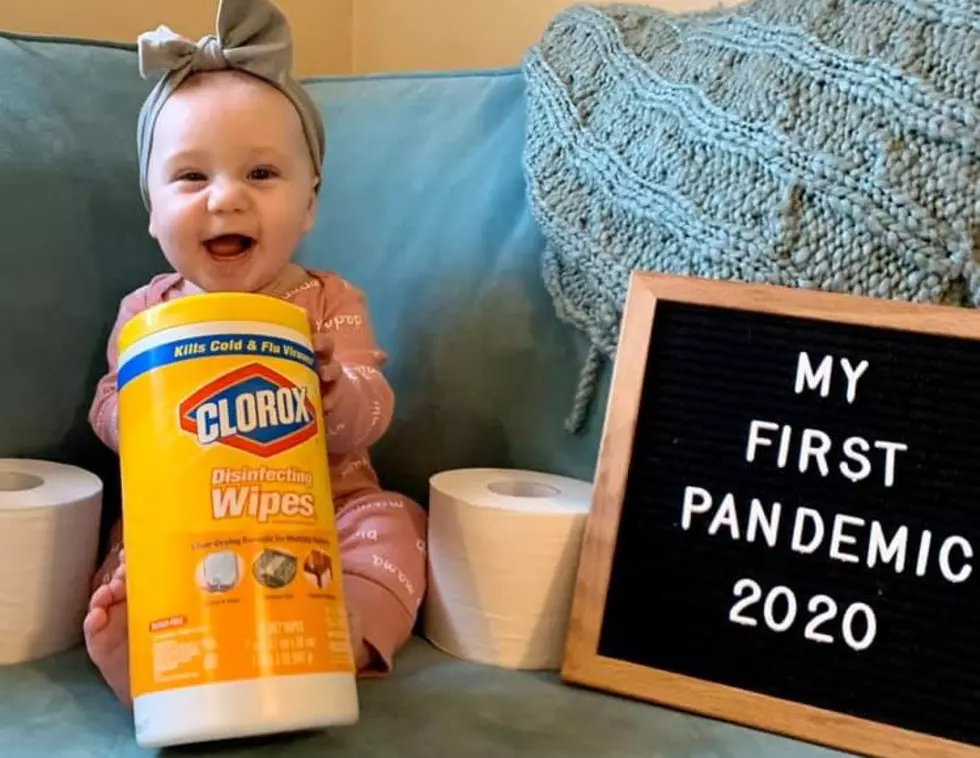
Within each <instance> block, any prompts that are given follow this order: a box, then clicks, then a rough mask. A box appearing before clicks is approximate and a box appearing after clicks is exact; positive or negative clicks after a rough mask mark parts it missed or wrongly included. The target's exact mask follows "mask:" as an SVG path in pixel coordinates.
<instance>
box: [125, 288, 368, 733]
mask: <svg viewBox="0 0 980 758" xmlns="http://www.w3.org/2000/svg"><path fill="white" fill-rule="evenodd" d="M117 384H118V388H119V444H120V450H119V454H120V465H121V469H122V495H123V541H124V544H125V550H126V584H127V595H128V610H127V612H128V620H129V650H130V679H131V684H132V694H133V709H134V721H135V727H136V741H137V743H138V744H139V745H140V746H143V747H163V746H169V745H178V744H185V743H191V742H203V741H209V740H218V739H226V738H235V737H246V736H253V735H259V734H269V733H274V732H286V731H293V730H300V729H311V728H322V727H328V726H334V725H344V724H352V723H354V722H356V721H357V719H358V698H357V689H356V687H357V685H356V678H355V677H356V671H355V667H354V661H353V654H352V649H351V642H350V638H349V636H348V626H347V612H346V608H345V601H344V596H343V586H342V582H341V569H340V554H339V551H338V546H337V533H336V524H335V521H334V508H333V497H332V491H331V485H330V478H329V469H328V464H327V450H326V439H325V432H324V428H323V415H322V401H321V397H320V391H319V378H318V375H317V373H316V365H315V359H314V353H313V349H312V342H311V335H310V327H309V323H308V319H307V316H306V312H305V311H304V310H303V309H302V308H299V307H298V306H295V305H292V304H290V303H287V302H285V301H282V300H279V299H277V298H273V297H270V296H265V295H253V294H240V293H213V294H201V295H191V296H187V297H184V298H180V299H177V300H173V301H170V302H167V303H163V304H161V305H157V306H155V307H153V308H151V309H149V310H147V311H144V312H142V313H140V314H138V315H137V316H135V317H134V318H133V319H132V320H130V321H129V322H128V323H127V324H126V325H125V326H124V327H123V328H122V330H121V332H120V337H119V367H118V378H117Z"/></svg>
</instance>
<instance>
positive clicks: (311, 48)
mask: <svg viewBox="0 0 980 758" xmlns="http://www.w3.org/2000/svg"><path fill="white" fill-rule="evenodd" d="M354 1H355V0H277V2H278V4H279V7H280V8H282V9H283V12H284V13H285V14H286V15H287V16H288V17H289V21H290V25H291V26H292V30H293V37H294V39H295V43H296V71H297V73H298V74H299V75H300V76H305V75H307V74H317V73H334V72H347V71H350V69H351V62H352V60H353V55H352V49H351V45H352V38H351V26H352V16H351V12H352V8H353V4H354ZM217 7H218V3H217V0H0V28H2V29H9V30H13V31H18V32H34V33H39V34H57V35H65V36H72V37H88V38H95V39H111V40H121V41H124V42H135V41H136V37H137V35H139V33H140V32H143V31H147V30H150V29H155V28H156V27H157V26H159V25H160V24H165V25H167V26H169V27H170V28H171V29H173V30H174V31H176V32H179V33H180V34H183V35H185V36H187V37H190V38H191V39H194V40H196V39H198V38H200V37H202V36H204V35H205V34H208V33H209V32H211V31H213V29H214V14H215V10H216V9H217Z"/></svg>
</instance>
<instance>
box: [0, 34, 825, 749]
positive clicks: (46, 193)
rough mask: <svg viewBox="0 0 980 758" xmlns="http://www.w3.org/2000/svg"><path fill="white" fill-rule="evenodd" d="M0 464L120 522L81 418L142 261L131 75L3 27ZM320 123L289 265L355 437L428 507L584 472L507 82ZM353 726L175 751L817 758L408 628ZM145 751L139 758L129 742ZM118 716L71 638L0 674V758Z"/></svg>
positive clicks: (564, 336) (65, 742)
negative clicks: (342, 298) (388, 671)
mask: <svg viewBox="0 0 980 758" xmlns="http://www.w3.org/2000/svg"><path fill="white" fill-rule="evenodd" d="M0 71H2V72H3V76H2V77H0V229H2V230H3V237H2V240H3V241H2V248H0V324H2V327H0V457H7V456H30V457H42V458H49V459H54V460H61V461H66V462H69V463H73V464H75V465H80V466H84V467H86V468H89V469H91V470H93V471H95V472H97V473H98V474H99V475H100V476H102V477H103V480H104V481H105V485H106V502H105V526H108V525H109V524H110V523H111V521H112V520H113V519H114V518H115V516H116V514H117V513H118V491H117V485H116V476H117V474H116V461H115V460H114V459H113V457H112V456H110V455H108V454H107V453H106V452H105V451H104V450H103V449H102V447H101V446H100V445H99V443H98V442H97V441H96V440H95V438H94V437H93V435H92V434H91V431H90V430H89V428H88V425H87V423H86V413H87V411H88V404H89V401H90V396H91V392H92V388H93V384H94V382H95V380H96V379H97V377H98V375H99V374H100V372H101V371H102V370H103V369H104V361H105V357H104V347H105V340H106V337H107V334H108V330H109V328H110V326H111V324H112V321H113V318H114V316H115V312H116V307H117V304H118V302H119V299H120V298H121V297H122V296H123V295H124V294H125V293H126V292H127V291H129V290H131V289H132V288H134V287H136V286H138V285H139V284H141V283H142V282H144V281H145V280H146V279H147V278H148V277H149V276H150V275H151V274H153V273H155V272H158V271H161V270H164V267H165V262H164V260H163V259H162V257H161V256H160V254H159V253H158V251H157V250H156V249H155V247H154V244H153V241H152V240H151V239H150V238H149V236H148V235H147V233H146V217H145V213H144V210H143V207H142V205H141V202H140V198H139V192H138V183H137V174H136V163H135V124H136V115H137V111H138V109H139V106H140V102H141V100H142V98H143V96H144V94H145V93H146V91H147V89H148V87H149V83H147V82H144V81H142V80H141V79H140V78H139V76H138V72H137V64H136V57H135V53H134V50H133V49H132V48H131V47H129V46H117V45H109V44H96V43H84V42H80V41H76V40H60V39H50V38H49V39H37V38H28V37H22V36H17V35H13V34H3V35H0ZM306 84H307V86H308V87H309V90H310V92H311V93H312V95H313V97H314V99H315V100H316V102H317V103H318V104H319V105H320V107H322V109H323V113H324V115H325V117H326V123H327V125H328V130H329V145H328V154H327V160H326V178H325V186H324V191H323V201H322V206H321V211H320V217H319V220H318V225H317V229H316V231H315V232H314V233H313V234H312V235H311V237H310V238H309V239H308V241H307V243H306V244H305V245H304V247H303V251H302V257H303V259H304V261H305V262H307V263H310V264H313V265H319V266H324V267H334V268H335V269H336V270H338V271H339V272H340V273H342V274H343V275H344V276H346V277H349V278H350V279H351V280H352V281H354V282H355V283H356V284H358V285H359V286H361V287H362V288H363V289H364V290H366V292H367V294H368V296H369V298H370V305H371V310H372V316H373V318H374V320H375V326H376V329H377V334H378V338H379V340H380V342H381V343H382V345H383V346H384V347H385V348H386V349H387V350H388V351H389V352H390V356H391V362H390V365H389V368H388V374H389V376H390V379H391V381H392V383H393V385H394V387H395V389H396V391H397V396H398V407H397V412H396V418H395V421H394V425H393V428H392V430H391V432H390V434H389V435H388V436H387V438H386V439H385V440H384V441H383V442H382V443H381V444H379V445H378V447H377V449H376V453H375V455H376V461H377V464H378V467H379V469H380V471H381V473H382V476H383V478H384V480H385V482H386V484H387V485H388V486H390V487H393V488H397V489H402V490H404V491H406V492H408V493H409V494H411V495H413V496H415V497H417V498H419V499H420V500H422V501H423V502H425V500H426V497H427V482H428V477H429V476H430V475H431V474H432V473H434V472H436V471H439V470H442V469H447V468H454V467H462V466H508V467H525V468H531V469H539V470H545V471H551V472H555V473H559V474H565V475H570V476H574V477H578V478H582V479H589V478H591V476H592V473H593V466H594V462H595V456H596V451H597V442H598V436H599V431H600V428H601V424H602V416H603V414H602V408H603V407H604V402H605V397H606V392H607V388H608V372H607V375H606V377H605V378H604V380H603V383H602V385H601V387H600V394H599V397H598V399H597V406H596V412H595V413H593V414H592V416H591V419H590V421H589V423H588V425H587V426H586V428H585V430H584V431H583V432H582V433H581V434H580V435H570V434H569V433H567V432H566V431H565V430H564V428H563V425H562V422H563V419H564V418H565V415H566V414H567V412H568V410H569V408H570V404H571V401H572V398H573V395H574V392H575V387H576V383H577V379H578V369H579V367H580V365H581V363H582V360H583V359H584V357H585V355H586V345H585V343H584V341H583V340H582V339H581V338H580V337H579V336H578V335H577V334H576V333H574V332H573V331H572V330H571V329H570V328H568V327H566V326H565V325H563V324H562V323H560V322H559V321H558V320H557V319H556V318H555V316H554V311H553V309H552V306H551V302H550V300H549V299H548V296H547V293H546V292H545V290H544V287H543V285H542V283H541V281H540V276H539V269H538V265H539V255H540V253H541V249H542V239H541V237H540V236H539V233H538V231H537V230H536V228H535V225H534V223H533V222H532V219H531V217H530V215H529V212H528V207H527V203H526V198H525V192H524V181H523V176H522V169H521V151H522V138H523V125H524V99H523V95H524V89H523V79H522V76H521V73H520V71H518V70H504V71H477V72H460V73H451V74H439V75H429V74H426V75H422V74H419V75H401V76H377V77H349V78H316V79H310V80H308V81H307V82H306ZM361 697H362V717H361V721H360V723H359V724H358V725H357V726H355V727H353V728H347V729H339V730H337V731H335V732H332V733H323V734H304V735H290V736H285V737H281V738H273V739H267V740H258V741H250V742H247V743H239V744H234V745H219V746H213V745H212V746H205V747H200V748H194V749H187V750H185V751H182V752H189V753H190V754H212V752H213V753H220V754H222V755H229V756H231V755H235V756H239V755H241V756H244V755H248V756H266V755H268V756H273V755H275V756H282V757H283V758H294V757H295V758H299V757H300V756H331V755H344V756H346V757H347V758H357V757H360V756H364V757H368V756H371V757H374V756H387V755H398V756H400V757H401V758H412V757H414V756H419V757H420V758H431V756H434V755H446V756H491V755H493V756H496V755H513V756H537V757H543V756H562V757H563V758H572V757H574V756H582V757H583V758H585V757H586V756H588V757H590V758H591V757H592V756H600V755H601V756H605V758H617V757H619V756H623V757H625V756H661V757H663V758H708V757H709V756H715V757H720V756H726V757H727V758H743V757H744V758H821V757H829V756H834V755H841V754H840V753H835V752H833V751H829V750H824V749H822V748H818V747H814V746H810V745H805V744H802V743H799V742H794V741H792V740H787V739H783V738H780V737H776V736H772V735H767V734H764V733H762V732H757V731H754V730H750V729H745V728H742V727H738V726H733V725H728V724H723V723H720V722H717V721H713V720H709V719H705V718H699V717H696V716H691V715H686V714H682V713H677V712H674V711H671V710H668V709H663V708H659V707H655V706H652V705H649V704H645V703H638V702H633V701H629V700H626V699H622V698H618V697H614V696H611V695H607V694H603V693H599V692H592V691H588V690H584V689H578V688H573V687H570V686H567V685H565V684H563V683H562V682H561V681H560V680H559V678H558V676H557V675H556V674H554V673H528V672H516V671H508V670H504V669H497V668H493V667H487V666H480V665H474V664H471V663H468V662H465V661H460V660H455V659H453V658H451V657H449V656H447V655H445V654H443V653H441V652H439V651H437V650H435V649H434V648H433V647H432V646H430V645H429V644H428V643H427V642H426V641H425V640H424V639H423V638H421V637H418V638H416V639H414V640H413V641H412V642H411V643H410V644H409V645H408V647H407V648H406V649H404V650H403V652H402V653H401V655H400V656H399V657H398V659H397V662H396V670H395V672H394V674H393V675H392V676H391V677H390V678H388V679H385V680H380V681H366V682H364V683H363V684H362V687H361ZM147 752H148V751H147ZM147 752H144V751H141V750H140V749H138V748H137V747H136V745H135V743H134V741H133V729H132V723H131V719H130V716H129V715H128V714H127V713H126V712H124V711H123V710H122V709H120V708H119V707H118V706H117V705H116V704H115V702H114V700H113V699H112V697H111V695H110V694H109V692H108V690H107V689H106V688H105V687H104V686H103V685H102V683H101V681H100V679H99V677H98V676H97V674H96V672H95V671H94V670H93V668H92V667H91V666H90V665H89V663H88V661H87V658H86V656H85V654H84V651H83V650H82V649H81V648H78V649H75V650H72V651H69V652H67V653H64V654H62V655H58V656H54V657H51V658H49V659H45V660H40V661H36V662H32V663H30V664H26V665H20V666H12V667H6V668H0V755H2V756H3V757H4V758H27V757H28V756H35V755H47V756H50V757H51V758H82V757H83V756H119V757H122V756H127V757H128V756H137V755H144V754H147Z"/></svg>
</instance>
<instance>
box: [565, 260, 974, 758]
mask: <svg viewBox="0 0 980 758" xmlns="http://www.w3.org/2000/svg"><path fill="white" fill-rule="evenodd" d="M978 339H980V313H978V312H976V311H972V310H968V309H965V308H955V307H941V306H933V305H919V304H910V303H901V302H897V301H890V300H887V301H886V300H882V299H875V298H870V297H856V296H846V295H839V294H832V293H826V292H818V291H813V290H805V289H792V288H785V287H776V286H769V285H750V284H741V283H731V282H719V281H709V280H698V279H693V278H683V277H671V276H660V275H655V274H648V273H636V274H634V275H633V278H632V280H631V284H630V290H629V295H628V298H627V305H626V308H625V313H624V318H623V327H622V332H621V335H620V343H619V348H618V351H617V359H616V365H615V369H614V376H613V383H612V389H611V392H610V398H609V403H608V411H607V417H606V422H605V429H604V431H603V439H602V446H601V448H600V455H599V463H598V468H597V472H596V481H595V489H594V502H593V508H592V512H591V514H590V517H589V522H588V526H587V530H586V536H585V540H584V544H583V552H582V556H581V562H580V566H579V574H578V578H577V582H576V587H575V598H574V603H573V608H572V618H571V621H570V625H569V635H568V644H567V649H566V657H565V661H564V665H563V669H562V675H563V677H564V678H565V680H566V681H568V682H569V683H577V684H581V685H586V686H590V687H594V688H597V689H603V690H607V691H610V692H617V693H620V694H624V695H628V696H633V697H636V698H638V699H642V700H648V701H651V702H656V703H661V704H664V705H668V706H672V707H676V708H679V709H683V710H688V711H692V712H696V713H700V714H703V715H706V716H711V717H714V718H719V719H722V720H726V721H731V722H734V723H741V724H744V725H749V726H754V727H757V728H760V729H764V730H767V731H772V732H776V733H780V734H784V735H788V736H792V737H796V738H799V739H803V740H807V741H810V742H814V743H819V744H823V745H826V746H829V747H835V748H838V749H841V750H848V751H853V752H856V753H862V754H866V755H874V756H881V757H882V758H906V757H908V758H912V756H926V755H928V756H951V757H952V756H956V757H960V756H980V708H978V705H980V654H978V651H980V646H978V644H977V643H978V642H980V633H978V630H980V627H978V624H977V616H978V614H977V608H978V607H980V602H978V601H980V575H978V573H977V572H976V571H975V570H974V569H975V559H976V560H980V556H976V555H975V552H976V550H977V548H978V547H980V533H978V532H980V342H978V341H977V340H978Z"/></svg>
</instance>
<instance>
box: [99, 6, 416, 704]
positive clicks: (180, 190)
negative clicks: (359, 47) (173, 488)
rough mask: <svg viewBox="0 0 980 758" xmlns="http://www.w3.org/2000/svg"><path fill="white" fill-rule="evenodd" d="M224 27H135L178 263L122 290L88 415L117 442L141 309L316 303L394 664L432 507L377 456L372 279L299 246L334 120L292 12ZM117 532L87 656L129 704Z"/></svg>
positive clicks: (377, 644) (352, 583) (257, 9)
mask: <svg viewBox="0 0 980 758" xmlns="http://www.w3.org/2000/svg"><path fill="white" fill-rule="evenodd" d="M218 32H219V33H218V37H217V38H215V37H206V38H205V39H204V40H202V41H201V42H200V43H199V44H198V45H197V46H194V45H193V44H192V43H190V42H188V41H186V40H183V39H181V38H178V37H176V35H173V33H172V32H170V31H169V30H168V29H166V28H163V27H162V28H161V29H159V30H158V31H157V32H156V33H154V34H151V35H144V36H143V38H141V40H140V43H141V44H140V56H141V58H140V62H141V68H144V70H145V69H146V68H149V67H152V65H156V64H158V65H163V66H164V67H165V68H169V69H170V71H169V73H168V74H167V75H166V76H165V77H164V78H163V80H161V82H160V83H159V84H158V85H157V87H155V88H154V90H153V92H152V93H151V94H150V96H149V98H148V99H147V102H146V104H145V105H144V108H143V112H142V114H141V118H140V145H139V147H140V175H141V187H142V191H143V197H144V201H145V202H146V204H147V208H148V210H149V232H150V234H151V235H152V236H153V237H154V238H155V239H156V240H157V241H158V243H159V245H160V247H161V249H162V250H163V254H164V256H165V257H166V259H167V261H168V262H169V263H170V265H171V266H172V268H173V269H174V273H171V274H164V275H160V276H157V277H155V278H153V279H152V280H151V281H150V282H149V283H148V284H146V285H144V286H142V287H140V288H139V289H137V290H136V291H134V292H132V293H130V294H129V295H127V296H126V297H125V298H124V299H123V301H122V303H121V306H120V309H119V314H118V318H117V320H116V323H115V326H114V328H113V331H112V335H111V337H110V339H109V344H108V350H107V353H108V362H109V371H108V373H107V374H106V375H105V376H104V377H103V378H102V379H101V380H100V381H99V383H98V387H97V389H96V392H95V398H94V401H93V403H92V407H91V412H90V421H91V424H92V426H93V428H94V430H95V432H96V434H97V435H98V436H99V437H100V439H102V441H103V442H104V443H105V444H106V445H108V446H109V447H110V448H112V449H113V450H115V451H117V452H118V436H117V435H118V419H117V395H116V368H117V361H118V352H117V348H116V339H117V337H118V333H119V330H120V328H121V327H122V325H123V324H124V323H125V322H126V321H127V320H128V319H129V318H131V317H132V316H133V315H134V314H136V313H138V312H140V311H141V310H144V309H146V308H148V307H150V306H152V305H154V304H157V303H161V302H163V301H167V300H172V299H174V298H178V297H183V296H185V295H189V294H191V293H198V292H202V291H205V292H215V291H245V292H260V293H265V294H270V295H274V296H278V297H281V298H284V299H286V300H288V301H291V302H293V303H295V304H297V305H300V306H302V307H303V308H305V309H306V311H307V312H308V314H309V317H310V321H311V324H312V328H313V330H314V335H315V337H314V343H315V344H314V347H315V350H316V353H317V356H318V359H319V374H320V384H321V391H322V396H323V407H324V415H325V426H326V429H327V449H328V451H329V465H330V473H331V485H332V488H333V492H334V496H335V499H336V519H337V528H338V532H339V539H340V550H341V554H342V572H343V577H344V589H345V592H346V597H347V601H348V608H349V622H350V631H351V639H352V642H353V647H354V652H355V660H356V664H357V667H358V671H359V672H361V673H362V674H384V673H386V672H388V671H390V670H391V667H392V660H393V657H394V654H395V652H396V651H397V650H398V649H399V647H400V646H401V645H402V644H403V643H404V642H405V641H406V640H407V639H408V637H409V636H410V634H411V630H412V627H413V625H414V622H415V618H416V616H417V614H418V609H419V605H420V603H421V600H422V596H423V592H424V589H425V542H424V537H425V513H424V511H423V510H422V508H420V507H419V505H418V504H416V503H415V502H413V501H412V500H410V499H408V498H406V497H404V496H403V495H400V494H398V493H394V492H386V491H383V490H382V488H381V486H380V485H379V482H378V478H377V476H376V474H375V472H374V470H373V468H372V465H371V461H370V458H369V456H368V449H369V448H370V446H371V445H372V444H373V443H374V442H376V441H377V440H378V439H379V438H380V437H381V436H382V434H383V433H384V432H385V430H386V428H387V426H388V424H389V421H390V419H391V414H392V405H393V395H392V390H391V388H390V387H389V385H388V383H387V382H386V380H385V378H384V376H383V375H382V373H381V371H380V370H379V369H380V367H381V365H382V364H383V361H384V357H385V356H384V353H383V352H382V351H381V350H380V349H379V348H378V346H377V345H376V344H375V341H374V337H373V335H372V330H371V325H370V320H369V317H368V314H367V312H366V307H365V302H364V297H363V295H362V293H361V292H360V291H358V290H357V289H356V288H354V287H353V286H351V285H350V284H348V283H347V282H345V281H344V280H343V279H341V278H340V277H339V276H337V275H336V274H333V273H329V272H325V271H313V270H309V269H307V268H304V267H302V266H299V265H297V264H296V263H294V262H293V260H292V258H293V255H294V253H295V252H296V249H297V246H298V245H299V243H300V241H301V240H302V238H303V237H304V236H305V235H306V234H307V233H308V232H309V231H310V229H311V228H312V226H313V222H314V218H315V216H316V207H317V195H318V192H317V190H318V187H319V182H320V167H321V160H322V153H323V143H324V130H323V125H322V123H321V121H320V117H319V114H318V112H317V110H316V108H315V106H314V105H313V104H312V102H310V101H309V100H308V98H307V97H306V95H305V94H304V93H303V91H302V90H301V89H300V87H299V86H298V85H297V84H296V83H295V82H294V81H293V80H292V79H291V78H290V76H289V67H290V57H291V43H290V40H289V31H288V27H287V25H286V22H285V19H284V18H283V17H282V15H281V14H280V13H279V11H278V10H277V9H276V8H275V6H274V5H272V4H271V3H270V2H268V0H234V1H233V2H229V0H225V2H224V3H223V4H222V6H221V8H220V10H219V20H218ZM229 40H231V42H229ZM229 45H235V46H236V47H235V48H234V49H229V47H228V46H229ZM229 61H231V63H229ZM243 67H247V68H248V70H242V68H243ZM250 71H251V73H250ZM151 140H152V144H151ZM121 534H122V528H121V523H117V524H115V525H114V527H113V530H112V539H113V543H114V544H115V546H116V547H115V548H114V549H113V550H112V551H111V552H110V554H109V556H108V558H107V559H106V561H105V563H104V564H103V565H102V567H101V568H100V570H99V571H98V572H97V574H96V577H95V580H94V583H93V594H92V599H91V603H90V608H89V612H88V615H87V617H86V618H85V622H84V633H85V641H86V646H87V649H88V653H89V655H90V657H91V659H92V661H93V662H94V663H95V665H96V666H97V667H98V668H99V670H100V671H101V673H102V676H103V677H104V678H105V680H106V682H107V684H108V685H109V686H110V687H111V688H112V690H113V691H114V692H115V693H116V696H117V697H118V698H119V699H120V701H122V702H123V703H124V704H125V705H127V706H130V705H131V694H130V690H129V666H128V662H129V659H128V641H127V617H126V606H125V602H126V585H125V564H124V562H123V551H122V549H121ZM391 566H395V567H397V569H398V570H397V571H394V572H391V571H389V570H387V569H388V568H389V567H391Z"/></svg>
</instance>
